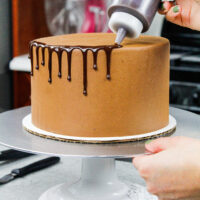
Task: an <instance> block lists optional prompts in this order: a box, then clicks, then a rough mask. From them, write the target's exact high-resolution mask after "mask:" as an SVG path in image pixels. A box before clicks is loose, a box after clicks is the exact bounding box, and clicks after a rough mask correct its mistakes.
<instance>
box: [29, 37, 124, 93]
mask: <svg viewBox="0 0 200 200" xmlns="http://www.w3.org/2000/svg"><path fill="white" fill-rule="evenodd" d="M34 47H35V48H36V57H37V58H36V60H37V63H36V66H35V69H36V70H39V66H40V63H39V49H40V48H41V49H42V62H41V65H42V66H44V65H45V49H47V50H48V54H49V61H48V69H49V80H48V82H49V83H50V84H51V83H52V54H53V52H55V53H56V54H57V56H58V63H59V69H58V77H59V78H62V55H63V52H66V53H67V58H68V78H67V79H68V81H71V80H72V76H71V68H72V53H73V51H74V50H75V49H78V50H80V51H81V52H82V55H83V88H84V89H83V94H84V95H85V96H87V84H88V80H87V54H88V52H89V51H91V52H92V54H93V60H94V65H93V68H94V70H98V66H97V57H98V52H99V51H100V50H103V51H104V52H105V53H106V60H107V74H106V78H107V79H108V80H111V74H110V63H111V53H112V50H113V49H115V48H120V47H121V46H120V45H117V44H114V45H104V46H60V45H59V46H53V45H47V44H45V43H41V42H36V41H32V42H31V43H30V53H29V54H30V56H29V58H30V59H31V75H32V76H33V75H34V74H33V71H34V70H33V69H34V66H33V48H34Z"/></svg>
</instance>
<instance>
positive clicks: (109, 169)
mask: <svg viewBox="0 0 200 200" xmlns="http://www.w3.org/2000/svg"><path fill="white" fill-rule="evenodd" d="M55 199H56V200H144V199H145V200H157V197H155V196H153V195H150V194H149V193H148V192H147V190H146V188H145V187H142V186H139V185H135V184H127V185H126V184H124V183H122V182H120V181H119V179H118V177H117V175H116V170H115V160H114V159H112V158H85V159H83V162H82V175H81V178H80V180H79V181H78V182H76V183H74V184H71V185H68V184H61V185H58V186H56V187H53V188H51V189H49V190H48V191H47V192H45V193H44V194H43V195H42V196H41V197H40V198H39V200H55Z"/></svg>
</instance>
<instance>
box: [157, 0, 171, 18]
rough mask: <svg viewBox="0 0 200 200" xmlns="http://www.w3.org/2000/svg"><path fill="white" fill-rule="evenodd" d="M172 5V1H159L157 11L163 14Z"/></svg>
mask: <svg viewBox="0 0 200 200" xmlns="http://www.w3.org/2000/svg"><path fill="white" fill-rule="evenodd" d="M173 5H174V3H173V2H168V1H166V2H162V3H160V6H159V10H158V12H159V13H160V14H161V15H165V14H166V13H167V12H168V11H169V10H170V8H171V7H172V6H173Z"/></svg>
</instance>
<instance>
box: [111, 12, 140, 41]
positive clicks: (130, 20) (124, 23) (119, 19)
mask: <svg viewBox="0 0 200 200" xmlns="http://www.w3.org/2000/svg"><path fill="white" fill-rule="evenodd" d="M109 27H110V29H111V30H112V31H113V32H114V33H117V32H118V30H119V29H120V28H123V29H124V30H125V31H126V37H129V38H137V37H139V36H140V34H141V33H142V30H143V23H142V22H141V21H140V20H139V19H138V18H136V17H135V16H133V15H131V14H128V13H125V12H114V13H113V14H112V16H111V18H110V21H109ZM118 37H119V36H118Z"/></svg>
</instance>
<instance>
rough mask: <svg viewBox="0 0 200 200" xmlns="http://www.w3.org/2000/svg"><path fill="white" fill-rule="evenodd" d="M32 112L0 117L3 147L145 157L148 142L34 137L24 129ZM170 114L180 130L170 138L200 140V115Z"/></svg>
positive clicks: (75, 154)
mask: <svg viewBox="0 0 200 200" xmlns="http://www.w3.org/2000/svg"><path fill="white" fill-rule="evenodd" d="M30 112H31V108H30V107H25V108H20V109H16V110H12V111H8V112H5V113H2V114H0V144H2V145H4V146H7V147H10V148H13V149H17V150H21V151H25V152H31V153H36V154H46V155H53V156H68V157H91V158H94V157H102V158H106V157H108V158H130V157H134V156H137V155H141V154H144V152H145V141H139V142H129V143H121V144H79V143H67V142H60V141H54V140H50V139H45V138H42V137H39V136H35V135H32V134H30V133H28V132H27V131H25V130H24V129H23V127H22V119H23V118H24V117H25V116H26V115H28V114H29V113H30ZM170 114H171V115H172V116H174V117H175V119H176V120H177V129H176V131H175V133H174V134H173V135H172V136H171V137H174V136H187V137H193V138H197V139H200V116H199V115H196V114H193V113H191V112H187V111H183V110H180V109H176V108H170Z"/></svg>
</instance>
